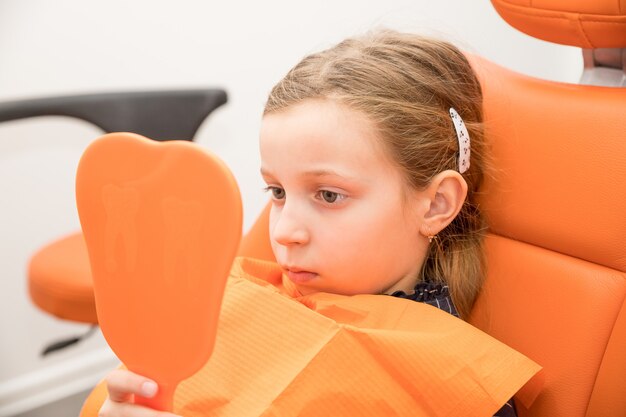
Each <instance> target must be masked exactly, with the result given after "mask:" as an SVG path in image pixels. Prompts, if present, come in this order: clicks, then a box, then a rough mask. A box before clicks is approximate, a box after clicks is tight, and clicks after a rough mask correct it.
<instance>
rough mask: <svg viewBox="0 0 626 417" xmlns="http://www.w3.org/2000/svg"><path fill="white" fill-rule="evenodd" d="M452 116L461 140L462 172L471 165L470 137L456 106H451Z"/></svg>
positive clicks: (460, 159)
mask: <svg viewBox="0 0 626 417" xmlns="http://www.w3.org/2000/svg"><path fill="white" fill-rule="evenodd" d="M450 117H451V118H452V123H453V124H454V130H456V138H457V139H458V140H459V173H461V174H462V173H464V172H465V171H467V170H468V168H469V167H470V153H471V152H470V137H469V133H468V132H467V128H466V127H465V123H464V122H463V119H462V118H461V116H460V115H459V113H457V111H456V110H454V107H450Z"/></svg>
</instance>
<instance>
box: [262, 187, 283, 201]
mask: <svg viewBox="0 0 626 417" xmlns="http://www.w3.org/2000/svg"><path fill="white" fill-rule="evenodd" d="M265 191H271V192H272V198H273V199H274V200H282V199H283V198H285V189H284V188H280V187H273V186H269V187H266V188H265Z"/></svg>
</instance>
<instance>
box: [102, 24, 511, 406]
mask: <svg viewBox="0 0 626 417" xmlns="http://www.w3.org/2000/svg"><path fill="white" fill-rule="evenodd" d="M481 100H482V95H481V88H480V84H479V82H478V80H477V78H476V76H475V74H474V72H473V71H472V69H471V67H470V65H469V63H468V61H467V59H466V58H465V56H464V55H463V54H462V53H461V52H460V51H459V50H458V49H457V48H455V47H454V46H452V45H450V44H449V43H446V42H443V41H439V40H434V39H428V38H424V37H420V36H416V35H411V34H402V33H396V32H392V31H382V32H378V33H374V34H370V35H367V36H364V37H362V38H354V39H348V40H345V41H343V42H341V43H340V44H338V45H336V46H335V47H333V48H331V49H328V50H326V51H323V52H320V53H315V54H312V55H310V56H307V57H306V58H304V59H303V60H302V61H301V62H300V63H299V64H298V65H296V66H295V67H294V68H293V69H292V70H291V71H290V72H289V73H288V74H287V75H286V76H285V77H284V78H283V79H282V80H281V81H280V82H279V83H278V84H277V85H276V86H275V87H274V88H273V90H272V92H271V94H270V96H269V100H268V102H267V105H266V108H265V111H264V115H263V121H262V127H261V134H260V151H261V160H262V166H261V173H262V175H263V178H264V180H265V182H266V183H267V190H268V192H269V193H270V194H271V198H272V208H271V214H270V240H271V245H272V249H273V252H274V255H275V257H276V261H277V263H278V264H279V265H280V267H281V268H282V270H283V272H284V274H285V276H286V277H287V278H288V282H289V285H291V286H293V287H295V291H296V292H297V293H299V294H301V295H304V296H306V295H309V294H314V293H318V292H326V293H333V294H343V295H354V294H387V295H389V296H392V297H401V298H408V299H411V300H415V301H417V302H424V303H428V304H431V305H433V306H435V307H438V308H441V309H443V310H445V311H447V312H448V313H450V314H452V315H455V316H458V317H460V318H462V319H463V318H466V317H467V316H468V314H469V312H470V310H471V308H472V305H473V303H474V300H475V298H476V295H477V293H478V291H479V289H480V287H481V283H482V281H483V278H484V276H485V270H484V261H483V252H482V240H483V233H484V230H485V224H484V219H483V217H482V214H481V212H480V210H479V207H478V205H477V203H476V194H477V192H478V189H479V186H480V184H481V180H482V178H483V172H484V171H485V169H486V166H485V165H486V161H485V155H484V143H483V127H482V107H481ZM470 138H471V151H470ZM470 154H471V157H470ZM107 383H108V393H109V398H108V399H107V401H106V402H105V403H104V405H103V407H102V409H101V413H100V415H101V416H122V415H123V416H137V417H140V416H163V417H165V416H171V414H168V413H160V412H156V411H153V410H149V409H146V408H142V407H139V406H135V405H133V404H131V403H130V402H129V401H130V399H131V398H132V396H133V395H134V394H137V395H143V396H148V397H150V396H152V395H154V394H155V392H156V389H157V386H156V384H155V383H154V382H152V381H150V380H148V379H146V378H144V377H142V376H139V375H136V374H133V373H131V372H128V371H121V370H117V371H114V372H112V373H111V374H110V375H109V376H108V378H107ZM497 415H498V416H505V415H506V416H511V415H515V413H514V409H513V406H512V402H509V403H507V404H506V405H505V406H504V407H503V408H502V410H501V411H500V412H498V413H497Z"/></svg>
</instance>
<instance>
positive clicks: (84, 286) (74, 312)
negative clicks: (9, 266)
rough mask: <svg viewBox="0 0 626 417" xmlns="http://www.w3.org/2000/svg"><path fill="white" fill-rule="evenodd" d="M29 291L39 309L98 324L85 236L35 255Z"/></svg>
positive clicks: (67, 239)
mask: <svg viewBox="0 0 626 417" xmlns="http://www.w3.org/2000/svg"><path fill="white" fill-rule="evenodd" d="M28 291H29V293H30V298H31V300H32V301H33V302H34V303H35V305H37V306H38V307H39V308H41V309H42V310H43V311H45V312H47V313H50V314H52V315H54V316H56V317H59V318H62V319H66V320H71V321H77V322H81V323H93V324H95V323H98V318H97V316H96V304H95V298H94V295H93V282H92V279H91V269H90V266H89V258H88V256H87V247H86V246H85V241H84V239H83V234H82V233H75V234H73V235H70V236H66V237H64V238H62V239H59V240H57V241H54V242H52V243H50V244H48V245H46V246H44V247H43V248H41V249H39V250H38V251H37V253H35V255H33V257H32V258H31V259H30V262H29V270H28Z"/></svg>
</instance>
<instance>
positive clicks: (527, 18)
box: [491, 0, 626, 48]
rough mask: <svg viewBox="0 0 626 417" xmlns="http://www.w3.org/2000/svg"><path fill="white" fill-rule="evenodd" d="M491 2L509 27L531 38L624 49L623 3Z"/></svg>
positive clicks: (625, 16)
mask: <svg viewBox="0 0 626 417" xmlns="http://www.w3.org/2000/svg"><path fill="white" fill-rule="evenodd" d="M491 2H492V3H493V6H494V7H495V9H496V10H497V11H498V13H499V14H500V16H502V18H503V19H504V20H506V21H507V22H508V23H509V24H510V25H511V26H513V27H515V28H517V29H519V30H520V31H522V32H524V33H526V34H528V35H530V36H533V37H535V38H539V39H543V40H546V41H549V42H555V43H558V44H562V45H571V46H578V47H581V48H622V47H624V45H626V1H624V0H587V1H585V0H541V1H537V0H491Z"/></svg>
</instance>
